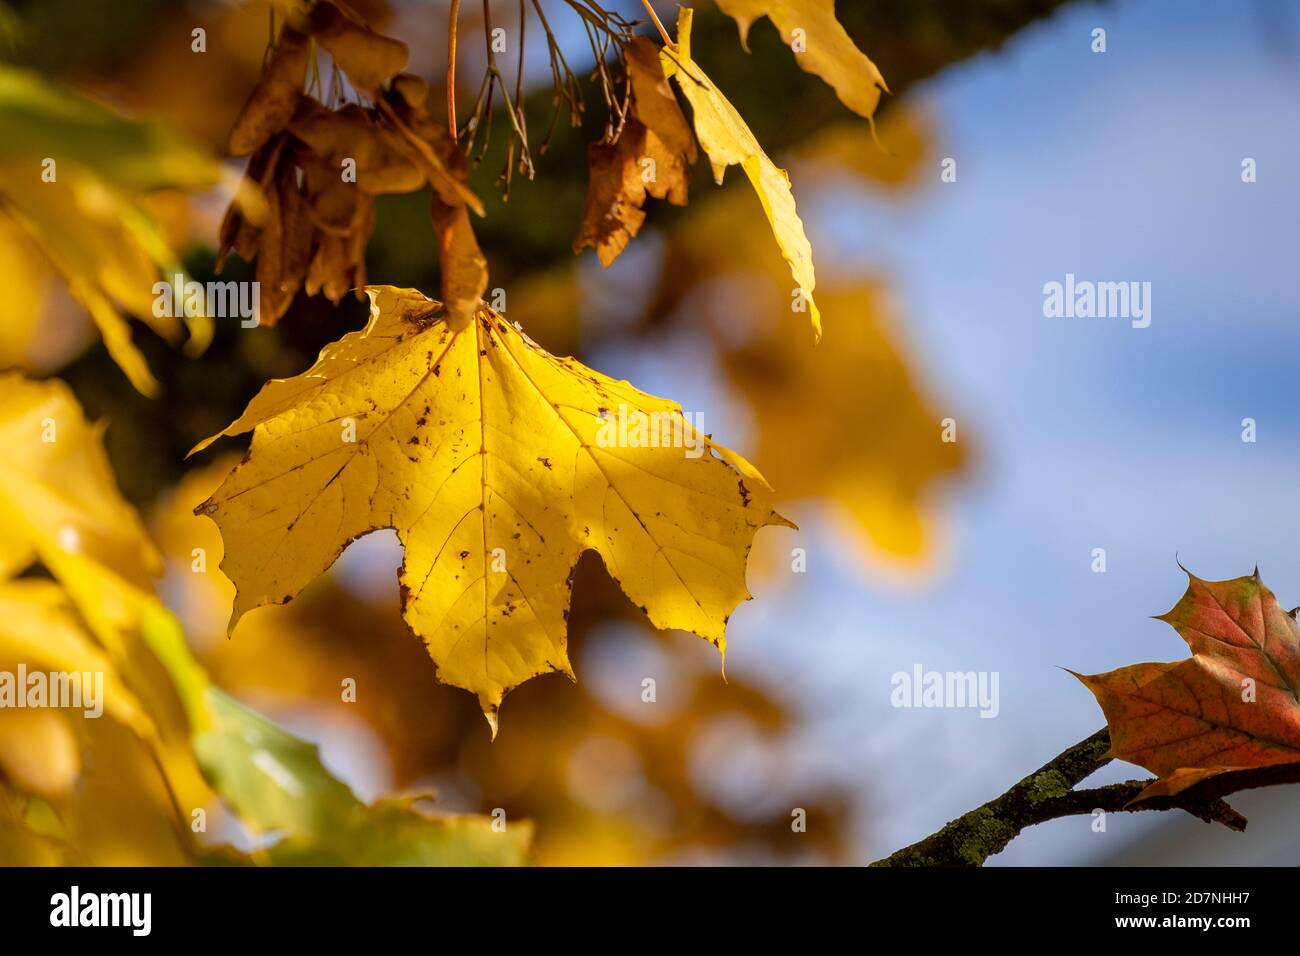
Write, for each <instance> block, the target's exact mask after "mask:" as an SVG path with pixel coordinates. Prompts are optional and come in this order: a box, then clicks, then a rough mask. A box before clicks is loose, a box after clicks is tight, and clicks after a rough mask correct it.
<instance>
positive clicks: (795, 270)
mask: <svg viewBox="0 0 1300 956" xmlns="http://www.w3.org/2000/svg"><path fill="white" fill-rule="evenodd" d="M691 19H692V11H691V9H690V7H683V8H682V9H681V11H680V12H679V14H678V18H677V47H676V49H673V48H671V47H664V48H663V49H662V50H660V52H659V55H660V57H661V58H662V62H663V68H664V75H665V76H668V77H672V78H674V79H676V80H677V85H678V87H679V88H680V89H681V91H682V93H684V94H685V95H686V99H687V100H689V101H690V104H691V109H692V110H693V111H694V114H695V116H694V122H695V135H696V136H698V137H699V140H700V145H701V146H703V147H704V151H705V152H706V153H708V154H709V162H710V163H711V164H712V165H713V178H714V179H715V180H716V181H717V182H719V183H721V182H722V177H723V174H724V173H725V172H726V169H727V167H728V166H740V167H741V168H742V169H744V170H745V175H746V176H748V177H749V181H750V183H751V184H752V185H753V187H754V192H756V193H758V198H759V201H760V202H761V203H762V204H763V212H765V213H766V214H767V219H768V222H769V223H771V225H772V233H773V235H775V236H776V242H777V245H778V246H780V247H781V255H782V256H784V257H785V261H786V262H788V263H789V264H790V273H791V275H793V276H794V281H795V282H796V283H798V292H799V293H800V297H801V298H802V299H803V300H805V301H804V304H806V306H807V309H808V312H809V316H810V318H811V319H812V325H813V333H814V334H815V335H816V336H817V338H818V339H820V338H821V334H822V320H821V313H820V312H819V311H818V309H817V303H816V302H815V301H813V289H814V288H815V287H816V285H817V278H816V276H815V275H814V273H813V260H812V245H811V244H810V243H809V242H808V236H807V235H806V234H805V233H804V229H803V221H802V220H800V218H799V213H798V212H797V211H796V210H795V206H794V196H793V195H792V194H791V192H790V177H789V176H787V175H786V172H785V170H784V169H781V168H780V167H779V166H777V165H776V164H775V163H773V162H772V160H770V159H769V158H768V156H767V153H765V152H763V147H762V146H760V145H758V140H757V139H755V138H754V134H753V133H752V132H751V131H750V129H749V126H748V125H747V124H746V123H745V121H744V120H743V119H742V118H741V116H740V114H739V113H737V112H736V108H735V107H734V106H732V105H731V103H730V102H729V101H728V100H727V98H726V97H725V96H723V95H722V92H721V91H720V90H719V89H718V88H717V87H716V86H714V85H713V81H712V80H710V79H709V78H708V77H707V76H706V75H705V74H704V71H703V70H702V69H700V66H699V64H698V63H696V62H695V61H694V60H692V59H691Z"/></svg>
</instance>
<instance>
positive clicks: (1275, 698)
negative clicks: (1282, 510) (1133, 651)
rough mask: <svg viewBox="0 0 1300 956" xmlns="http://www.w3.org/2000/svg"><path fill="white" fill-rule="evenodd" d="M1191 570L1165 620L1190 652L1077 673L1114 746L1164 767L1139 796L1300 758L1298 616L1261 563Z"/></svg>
mask: <svg viewBox="0 0 1300 956" xmlns="http://www.w3.org/2000/svg"><path fill="white" fill-rule="evenodd" d="M1188 578H1189V584H1188V587H1187V593H1186V594H1184V595H1183V597H1182V599H1181V600H1179V602H1178V603H1177V604H1175V605H1174V608H1173V610H1171V611H1169V612H1168V613H1167V614H1163V615H1161V616H1160V618H1159V620H1162V621H1165V622H1167V623H1168V624H1170V625H1171V626H1172V627H1173V628H1174V630H1176V631H1177V632H1178V634H1179V635H1180V636H1181V637H1182V638H1183V640H1185V641H1186V642H1187V644H1188V646H1189V647H1191V649H1192V656H1191V657H1190V658H1187V659H1185V660H1181V661H1176V662H1174V663H1170V664H1161V663H1149V664H1135V665H1132V666H1130V667H1121V668H1120V669H1119V670H1115V671H1111V672H1110V673H1107V674H1097V675H1094V676H1084V675H1082V674H1076V675H1075V676H1076V677H1078V678H1079V679H1080V680H1081V681H1083V683H1084V684H1085V685H1087V687H1088V689H1089V690H1091V691H1092V692H1093V694H1095V695H1096V697H1097V702H1098V703H1099V704H1101V708H1102V711H1103V712H1104V713H1105V714H1106V722H1107V724H1109V726H1110V739H1111V748H1110V756H1113V757H1118V758H1119V759H1121V760H1127V761H1129V762H1130V763H1135V764H1138V765H1140V766H1142V767H1145V768H1147V769H1148V770H1150V771H1151V772H1152V773H1154V774H1156V775H1157V776H1158V778H1159V779H1158V780H1157V781H1156V782H1155V783H1153V784H1152V785H1151V786H1149V787H1147V788H1146V789H1145V790H1144V791H1142V793H1141V794H1139V795H1138V797H1137V798H1136V799H1138V800H1143V799H1146V798H1148V797H1156V796H1172V795H1174V794H1176V793H1179V792H1180V791H1182V790H1185V789H1186V788H1188V787H1190V786H1192V785H1193V784H1197V783H1200V782H1201V781H1203V780H1206V779H1208V778H1210V777H1213V776H1217V775H1218V774H1222V773H1229V772H1231V771H1234V770H1247V769H1251V768H1256V767H1268V766H1273V765H1276V764H1288V763H1296V762H1300V704H1298V703H1297V694H1300V626H1297V624H1296V620H1295V618H1294V617H1292V616H1291V615H1290V614H1289V613H1287V612H1286V611H1284V610H1283V609H1282V608H1281V607H1280V606H1279V605H1278V603H1277V599H1276V598H1275V597H1274V596H1273V592H1272V591H1270V590H1269V589H1268V588H1267V587H1265V586H1264V584H1263V582H1261V581H1260V579H1259V572H1258V571H1256V572H1255V573H1254V574H1252V575H1250V576H1248V577H1243V578H1234V579H1232V580H1230V581H1202V580H1200V579H1199V578H1197V577H1195V576H1194V575H1192V574H1190V573H1189V574H1188Z"/></svg>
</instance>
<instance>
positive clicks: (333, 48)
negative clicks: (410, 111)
mask: <svg viewBox="0 0 1300 956" xmlns="http://www.w3.org/2000/svg"><path fill="white" fill-rule="evenodd" d="M310 16H311V32H312V36H314V37H315V38H316V41H317V42H318V43H319V44H320V45H321V46H323V47H324V48H325V49H326V50H328V51H329V53H330V55H331V56H332V57H334V62H335V63H337V64H338V65H339V69H341V70H342V71H343V72H344V73H346V74H347V77H348V79H349V80H351V81H352V85H353V86H354V87H356V88H357V89H358V90H360V91H361V92H362V93H364V94H366V95H367V96H369V97H370V98H371V99H373V98H374V97H375V96H376V94H377V93H378V91H379V88H380V86H382V85H383V84H384V83H386V82H388V81H389V80H391V79H392V78H393V77H395V76H396V75H397V74H398V73H401V72H402V70H403V69H405V68H406V61H407V60H408V59H409V56H410V53H409V51H408V50H407V48H406V44H405V43H403V42H402V41H401V40H395V39H393V38H392V37H387V36H384V35H383V34H381V33H376V32H375V31H373V30H371V29H370V28H369V27H368V26H365V25H364V24H361V23H357V22H356V21H354V20H353V19H351V18H350V17H348V16H347V15H346V14H344V13H343V11H341V10H340V9H339V8H338V7H336V6H335V5H334V4H333V3H331V2H330V0H317V2H316V4H315V5H314V6H313V7H312V8H311V15H310Z"/></svg>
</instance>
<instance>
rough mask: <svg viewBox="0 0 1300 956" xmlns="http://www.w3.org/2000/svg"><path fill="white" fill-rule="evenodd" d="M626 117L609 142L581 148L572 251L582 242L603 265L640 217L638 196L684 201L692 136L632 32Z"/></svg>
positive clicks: (653, 57)
mask: <svg viewBox="0 0 1300 956" xmlns="http://www.w3.org/2000/svg"><path fill="white" fill-rule="evenodd" d="M626 56H627V75H628V83H629V85H630V86H631V92H632V95H631V106H630V109H629V115H628V118H627V120H626V121H625V123H624V125H623V129H622V131H621V132H620V134H619V138H618V140H617V141H615V142H614V143H592V144H591V145H590V146H588V147H587V161H588V165H589V166H590V171H591V172H590V181H589V184H588V186H587V201H586V205H585V207H584V209H583V214H582V224H581V225H580V226H579V228H578V236H577V238H576V239H575V240H574V242H573V251H574V252H575V253H577V252H581V251H582V250H583V249H585V248H587V247H588V246H590V247H592V248H594V249H595V250H596V254H597V256H599V258H600V264H601V265H603V266H608V265H610V264H611V263H612V262H613V261H614V260H615V259H617V258H618V256H619V255H620V254H621V253H622V252H623V250H624V249H625V248H627V244H628V242H630V241H631V239H632V237H633V236H635V235H636V234H637V233H638V232H639V231H640V229H641V224H642V223H643V222H644V221H645V212H644V211H643V210H642V206H643V205H644V204H645V200H646V196H647V195H650V196H653V197H655V198H656V199H667V200H668V201H669V202H671V203H673V204H674V205H677V206H684V205H686V190H687V172H688V166H689V164H690V163H693V162H694V161H695V156H696V149H695V138H694V137H693V136H692V135H691V131H690V127H689V126H687V124H686V117H685V116H683V115H682V111H681V107H680V106H678V105H677V99H676V98H675V97H674V96H673V93H672V90H671V88H669V86H668V80H667V79H666V78H665V77H664V73H663V68H662V67H661V66H660V63H659V54H658V52H657V49H656V47H655V46H654V44H652V43H651V42H650V41H649V40H647V39H645V38H644V37H637V38H636V39H635V40H633V41H632V42H631V43H629V44H628V46H627V48H626Z"/></svg>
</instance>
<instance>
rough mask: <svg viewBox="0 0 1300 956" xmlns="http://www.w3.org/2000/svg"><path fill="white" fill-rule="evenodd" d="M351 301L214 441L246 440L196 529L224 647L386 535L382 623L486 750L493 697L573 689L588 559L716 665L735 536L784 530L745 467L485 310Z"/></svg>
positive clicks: (766, 493)
mask: <svg viewBox="0 0 1300 956" xmlns="http://www.w3.org/2000/svg"><path fill="white" fill-rule="evenodd" d="M368 293H369V295H370V299H371V317H370V322H369V324H368V325H367V326H366V328H365V329H363V330H362V331H360V332H354V333H351V334H349V335H346V336H344V337H343V338H342V339H340V340H339V341H338V342H335V343H334V344H332V345H329V346H327V347H326V348H325V349H324V350H323V351H322V352H321V355H320V358H319V359H318V360H317V362H316V364H315V365H314V366H313V367H312V368H311V369H309V370H308V371H307V372H305V373H303V374H302V375H299V376H297V377H295V378H290V379H281V380H275V381H272V382H269V383H268V384H267V385H266V386H265V387H264V388H263V389H262V391H261V392H260V393H258V395H257V396H256V397H255V398H254V399H253V400H252V402H251V403H250V404H249V406H248V408H247V410H246V411H245V412H244V414H243V415H242V416H241V417H240V418H239V420H238V421H236V422H234V423H233V424H232V425H231V426H230V427H229V428H227V429H226V430H225V431H224V432H222V433H220V434H221V435H235V434H239V433H242V432H246V431H249V430H250V429H251V430H252V431H253V439H252V445H251V448H250V450H249V454H248V456H247V458H246V459H245V460H244V462H243V463H241V464H240V465H239V466H238V467H236V468H235V470H234V471H233V472H232V473H231V475H230V477H229V478H228V479H227V480H226V481H225V483H224V484H222V486H221V487H220V488H219V489H218V490H217V492H216V493H215V494H214V495H213V496H212V497H211V498H210V499H209V500H208V501H207V502H205V503H204V504H203V505H200V506H199V508H198V509H196V510H197V511H198V512H199V513H202V514H207V515H210V516H211V517H212V518H213V519H215V520H216V522H217V524H218V526H219V527H220V529H221V533H222V537H223V539H224V541H225V558H224V559H223V561H222V564H221V567H222V569H223V570H224V571H225V572H226V574H227V575H228V576H229V577H230V578H231V580H232V581H233V582H234V583H235V586H236V588H237V595H236V598H235V607H234V613H233V615H232V618H231V624H230V627H231V629H232V630H233V628H234V626H235V622H236V621H238V619H239V617H240V616H241V615H242V614H243V613H245V612H246V611H248V610H250V609H252V608H255V607H258V606H260V605H263V604H273V603H275V604H279V603H284V602H286V601H288V600H290V599H291V598H292V597H294V596H295V595H296V594H298V592H299V591H301V590H302V588H303V587H304V586H305V585H306V584H307V583H308V582H309V581H311V580H312V579H313V578H315V577H316V576H317V575H319V574H321V573H322V572H323V571H325V570H326V569H327V568H328V567H329V566H330V565H331V564H332V563H333V562H334V560H335V559H336V558H337V557H338V555H339V554H340V553H341V552H342V550H343V548H344V547H346V545H347V544H348V543H349V542H350V541H352V540H353V539H355V538H357V537H359V536H361V535H363V534H366V533H367V532H369V531H373V530H376V529H379V528H394V529H396V531H397V533H398V536H399V537H400V539H401V541H402V544H403V546H404V548H405V560H404V562H403V565H402V568H401V571H400V572H399V580H400V583H401V589H402V599H403V600H402V603H403V616H404V617H405V619H406V621H407V623H408V624H409V625H410V627H411V629H412V630H413V631H414V632H415V633H416V634H417V635H419V636H420V637H421V639H423V640H424V642H425V644H426V645H427V647H428V649H429V653H430V655H431V656H432V657H433V660H434V662H435V663H436V664H437V665H438V669H439V677H440V679H441V680H442V681H444V682H445V683H449V684H453V685H455V686H458V687H462V688H464V689H466V690H468V691H470V692H472V693H474V694H476V695H477V696H478V698H479V703H480V705H481V706H482V708H483V711H484V714H485V715H486V716H487V718H488V721H489V723H491V724H492V726H493V728H494V729H495V727H496V715H497V710H498V707H499V705H500V703H501V699H502V697H503V696H504V695H505V693H506V692H507V691H509V690H510V689H511V688H513V687H515V686H517V685H518V684H520V683H522V682H523V681H525V680H527V679H528V678H530V677H534V676H537V675H540V674H545V673H548V672H551V671H560V672H562V673H565V674H567V675H569V676H570V677H572V676H573V671H572V667H571V665H570V663H569V659H568V654H567V651H566V617H567V614H568V607H569V597H570V584H569V577H570V574H571V572H572V570H573V567H574V565H575V564H576V563H577V561H578V558H579V557H580V556H581V554H582V553H583V552H584V551H586V550H588V549H591V550H594V551H596V552H597V553H599V554H600V556H601V557H602V558H603V559H604V562H605V566H606V567H607V568H608V569H609V571H610V573H611V574H612V575H613V576H614V577H615V578H616V579H617V580H618V581H619V583H620V584H621V585H622V588H623V590H624V591H625V592H626V593H627V594H628V596H629V597H630V598H631V599H632V600H633V601H635V602H636V603H637V604H638V605H639V606H641V607H642V608H643V609H644V610H645V612H646V614H647V615H648V616H649V617H650V620H651V621H652V622H653V623H654V624H655V625H656V626H657V627H661V628H681V629H683V630H688V631H692V632H694V633H696V634H699V635H700V636H702V637H704V638H706V639H707V640H709V641H711V642H712V643H714V644H715V645H717V646H718V648H719V649H723V647H724V640H725V637H724V631H725V626H726V622H727V619H728V617H729V616H730V614H731V612H732V611H733V610H734V609H735V607H736V605H737V604H739V603H740V602H741V601H743V600H746V599H748V597H749V594H748V591H747V590H746V587H745V563H746V558H747V555H748V552H749V547H750V545H751V543H752V541H753V537H754V534H755V532H757V530H758V529H759V528H760V527H763V526H764V525H768V524H786V525H788V524H789V523H788V522H787V521H786V520H785V519H784V518H782V517H781V516H780V515H778V514H777V513H776V512H775V511H774V510H773V509H772V507H771V492H770V489H769V488H768V487H767V484H766V482H765V481H764V480H763V478H762V476H761V475H760V474H759V473H758V472H757V471H756V470H755V469H754V467H753V466H752V465H750V464H749V463H748V462H747V461H745V460H744V459H743V458H741V457H740V456H739V455H737V454H735V453H734V452H732V451H729V450H728V449H725V448H722V447H720V446H718V445H715V444H713V442H712V441H711V440H710V439H709V437H708V436H707V435H705V434H703V433H702V432H700V431H699V430H698V429H697V428H696V427H695V424H694V423H693V422H692V421H691V420H690V419H688V418H687V417H686V416H685V415H684V414H683V412H682V410H681V408H680V407H679V406H678V405H677V404H676V403H675V402H670V401H666V400H664V399H660V398H656V397H654V396H652V395H648V394H646V393H644V392H641V391H638V390H637V389H635V388H633V387H632V386H631V385H629V384H628V383H627V382H622V381H616V380H614V379H611V378H607V377H605V376H603V375H601V374H599V373H597V372H594V371H592V370H590V369H588V368H586V367H584V366H583V365H581V364H579V363H578V362H576V361H575V360H573V359H570V358H557V357H556V356H553V355H551V354H550V353H548V352H546V351H545V350H543V349H542V348H541V347H540V346H538V345H537V344H536V343H535V342H533V341H532V340H531V339H529V338H528V337H527V336H526V335H524V334H523V333H522V332H520V331H519V330H517V329H516V328H515V327H514V326H512V325H510V324H509V323H507V322H506V321H505V320H504V319H502V318H501V316H500V315H499V314H497V313H496V312H494V311H492V310H491V309H488V308H486V307H482V308H480V309H479V311H478V312H477V314H476V315H475V316H473V317H472V319H471V320H470V321H469V322H467V323H465V324H464V325H463V327H457V326H459V325H460V323H458V322H455V320H453V319H449V318H448V317H446V316H445V315H444V313H443V310H442V307H441V305H440V304H439V303H437V302H433V301H431V300H429V299H427V298H425V297H424V296H423V295H422V294H420V293H419V292H416V291H414V290H409V289H395V288H392V287H389V286H378V287H371V288H370V289H369V290H368ZM218 437H220V435H216V436H213V437H212V438H210V439H208V440H207V441H205V442H203V443H202V444H200V445H199V446H198V447H197V448H196V449H195V450H196V451H198V450H201V449H203V448H205V447H207V445H208V444H210V443H211V442H212V441H214V440H216V438H218Z"/></svg>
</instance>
